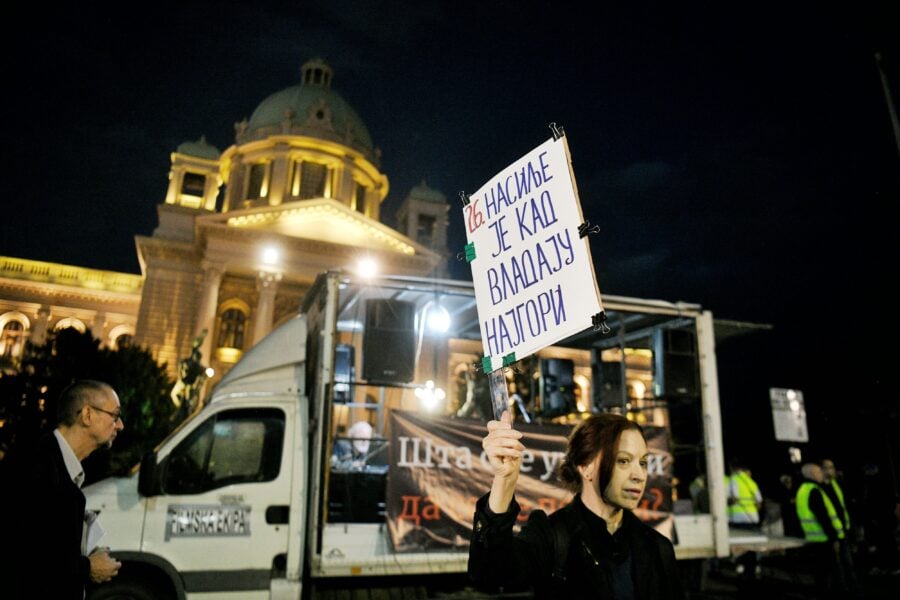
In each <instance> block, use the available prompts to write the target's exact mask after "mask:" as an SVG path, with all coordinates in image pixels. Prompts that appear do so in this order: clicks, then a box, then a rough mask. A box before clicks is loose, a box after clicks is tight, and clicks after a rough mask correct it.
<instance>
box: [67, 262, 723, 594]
mask: <svg viewBox="0 0 900 600" xmlns="http://www.w3.org/2000/svg"><path fill="white" fill-rule="evenodd" d="M604 305H605V308H606V313H607V324H608V325H609V327H610V328H611V331H610V332H608V333H602V332H601V331H595V330H593V329H590V330H587V331H584V332H582V333H580V334H578V335H576V336H573V337H571V338H569V339H567V340H564V341H563V342H561V343H560V344H558V345H555V346H553V347H550V348H546V349H544V350H542V351H541V352H539V353H538V355H536V356H533V357H530V358H529V359H526V360H522V361H521V362H520V363H519V364H518V365H517V370H516V371H517V372H515V373H513V372H510V373H509V375H508V379H509V380H510V382H511V385H512V387H513V388H515V394H513V396H512V397H513V399H514V400H515V401H516V402H517V409H516V412H517V414H518V415H519V416H518V421H519V423H521V427H522V428H523V430H527V432H526V436H527V435H530V433H528V432H533V433H534V434H540V433H541V432H546V435H544V436H542V437H543V438H546V439H544V440H542V441H538V437H541V436H538V437H535V438H534V440H535V442H534V456H533V457H532V458H533V462H530V463H529V469H530V471H529V473H527V474H523V477H525V478H526V479H525V481H533V482H534V486H533V492H534V498H535V500H534V506H535V507H537V506H542V507H548V508H549V507H552V506H557V505H559V504H560V503H562V502H564V501H566V498H567V497H566V495H565V492H563V491H562V490H560V489H558V487H557V486H555V485H554V484H553V480H552V477H551V475H552V468H553V466H554V465H555V461H556V460H558V458H559V454H558V453H559V451H561V450H562V448H563V447H564V443H565V433H566V432H567V431H568V428H569V427H571V425H572V424H573V423H574V422H576V421H577V420H578V419H579V418H580V416H583V415H584V414H586V413H589V412H592V411H598V410H616V411H620V412H623V413H627V414H630V415H632V417H633V418H636V419H639V420H640V421H641V422H642V424H644V425H645V427H646V428H647V430H648V432H651V433H650V434H648V437H649V436H650V435H651V434H652V435H653V436H655V437H654V439H656V440H658V442H653V443H651V448H658V449H659V450H658V451H657V450H655V449H654V450H653V452H654V453H657V452H658V456H655V458H657V459H658V460H656V461H655V463H656V465H657V467H658V468H659V472H658V473H657V476H658V482H659V485H658V486H656V487H654V488H653V490H654V492H653V494H651V493H650V491H649V490H648V495H647V496H646V497H645V500H646V501H645V502H643V503H642V508H641V509H640V510H639V511H638V512H639V516H641V517H642V518H646V519H647V520H648V521H651V522H652V523H653V524H654V526H657V525H658V526H659V528H660V529H661V530H662V531H664V532H665V533H667V534H669V535H674V537H675V539H676V541H677V544H676V546H675V548H676V555H677V557H678V558H680V559H689V558H707V557H716V556H719V557H721V556H726V555H727V554H728V553H729V545H728V530H727V519H726V517H725V496H724V486H723V484H722V481H723V475H724V471H723V459H722V440H721V427H720V417H719V399H718V382H717V378H716V365H715V347H714V338H713V331H712V327H713V323H712V316H711V314H710V313H709V312H705V311H702V310H701V309H700V308H699V307H698V306H696V305H686V304H672V303H668V302H662V301H646V300H639V299H630V298H621V297H615V296H606V297H605V298H604ZM376 313H377V314H376ZM436 316H439V317H441V319H437V321H441V322H443V324H446V317H447V316H449V322H450V325H449V329H447V330H446V331H441V330H432V329H430V328H429V327H428V325H429V323H432V322H434V321H435V319H434V317H436ZM481 353H482V344H481V334H480V329H479V319H478V315H477V311H476V306H475V296H474V291H473V288H472V285H471V284H470V283H468V282H459V281H448V280H433V279H417V278H405V277H390V278H383V279H380V280H377V281H373V282H368V281H361V280H354V279H353V278H351V277H349V276H347V275H346V274H342V273H337V272H328V273H323V274H322V275H321V276H320V277H319V278H318V279H317V281H316V283H315V284H314V285H313V287H312V288H311V289H310V291H309V293H308V294H307V296H306V297H305V299H304V301H303V303H302V306H301V307H300V311H299V315H298V316H295V317H293V318H291V319H289V320H288V321H286V322H285V323H283V324H282V325H280V326H279V327H278V328H277V329H275V330H274V331H273V332H272V333H271V334H269V335H268V336H267V337H266V338H264V339H263V340H262V341H260V342H259V343H258V344H257V345H256V346H254V347H253V348H252V349H250V350H249V351H248V352H246V353H245V355H244V356H243V358H242V359H241V360H240V361H239V362H238V363H237V364H236V365H235V366H234V367H233V368H232V369H231V371H229V372H228V373H227V374H226V375H225V377H224V378H223V379H222V381H221V382H220V383H219V384H218V385H217V386H216V387H215V389H214V390H213V391H212V393H211V394H210V395H209V397H208V400H207V402H206V404H205V406H204V408H203V409H202V410H201V411H199V412H198V413H196V414H195V415H194V416H193V417H192V418H190V419H189V420H187V421H186V422H185V423H183V424H182V425H181V426H180V427H179V428H178V429H176V430H175V431H174V432H173V433H172V434H171V435H170V436H169V437H168V438H167V439H165V440H164V441H163V442H161V443H160V444H159V446H158V447H157V449H156V450H155V451H154V452H153V453H151V454H149V455H148V456H147V457H145V460H144V461H143V462H142V465H141V468H140V473H137V472H136V473H135V474H134V475H132V476H131V477H127V478H113V479H108V480H105V481H101V482H98V483H96V484H94V485H91V486H88V487H87V488H86V489H85V494H86V496H87V498H88V504H87V508H88V509H94V510H99V511H100V520H101V522H102V524H103V527H104V528H105V529H106V531H107V533H106V536H105V537H104V539H103V540H102V545H105V546H109V547H110V548H111V551H112V554H113V555H114V556H116V557H118V558H120V559H121V560H123V562H124V564H125V567H124V568H123V569H122V571H121V573H120V575H119V577H117V578H116V579H115V580H113V582H111V583H110V584H105V585H103V586H100V587H99V588H97V590H96V592H95V596H94V597H98V598H99V597H103V596H104V595H107V594H112V593H122V594H124V595H125V597H128V596H131V597H134V598H143V597H155V598H229V597H233V598H242V599H250V598H300V597H301V596H302V597H315V596H316V595H317V594H319V593H321V592H322V590H324V589H328V588H329V587H334V586H338V587H341V588H349V587H354V585H355V582H359V583H360V584H361V585H365V586H366V587H383V588H389V587H390V588H393V587H404V586H406V585H407V582H413V581H414V582H415V585H417V586H423V585H424V586H425V587H427V586H428V582H429V581H431V580H433V581H438V580H441V581H442V582H446V581H448V580H455V581H457V582H458V583H459V585H460V586H461V585H464V583H465V570H466V563H467V559H468V549H467V541H468V533H467V531H468V530H467V527H471V517H472V508H473V507H474V500H475V498H476V497H477V496H478V495H481V494H483V493H486V492H487V491H488V489H489V481H490V475H489V473H488V472H487V471H486V469H485V468H484V467H483V465H482V464H481V457H480V456H479V454H478V453H479V451H480V450H479V449H480V437H481V436H483V435H484V433H485V428H484V423H485V421H486V420H488V419H489V418H491V416H490V411H489V408H486V407H485V406H489V404H490V399H489V398H488V399H487V405H485V398H484V392H485V388H484V379H485V378H486V377H485V375H484V374H483V373H480V372H477V368H476V367H477V366H478V365H479V364H480V358H481V356H482V354H481ZM410 360H412V361H413V364H408V362H409V361H410ZM392 361H395V362H396V361H403V362H404V364H396V365H395V364H392ZM363 375H366V376H365V377H364V376H363ZM526 420H530V421H531V423H530V424H529V423H526ZM358 422H363V423H364V424H365V425H364V426H363V427H362V430H364V431H366V432H367V435H366V436H364V437H362V438H360V437H356V436H355V435H349V433H350V432H352V431H353V430H354V424H355V423H358ZM357 429H358V428H357ZM654 432H655V433H654ZM529 439H531V438H528V437H526V446H528V445H529V441H528V440H529ZM542 444H543V445H542ZM673 474H676V475H677V476H678V479H680V480H681V481H683V482H684V481H686V478H687V481H689V480H690V479H689V478H693V477H694V476H696V475H700V474H702V475H705V476H706V480H707V482H708V490H709V505H710V510H709V512H706V513H694V512H690V511H689V512H688V514H675V513H676V511H675V510H674V509H673V502H672V476H673ZM528 477H532V479H527V478H528ZM529 485H530V484H529ZM649 487H650V486H649V485H648V488H649ZM685 489H686V487H685ZM528 493H531V492H530V491H526V490H523V497H524V498H525V499H526V501H527V499H528V495H527V494H528ZM654 494H655V495H654ZM437 576H442V577H437Z"/></svg>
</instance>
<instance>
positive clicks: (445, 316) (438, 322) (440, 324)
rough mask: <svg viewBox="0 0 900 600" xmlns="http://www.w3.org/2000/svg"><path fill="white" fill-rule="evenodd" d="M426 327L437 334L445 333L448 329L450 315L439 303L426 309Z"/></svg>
mask: <svg viewBox="0 0 900 600" xmlns="http://www.w3.org/2000/svg"><path fill="white" fill-rule="evenodd" d="M427 311H428V318H427V322H428V327H429V329H431V330H432V331H436V332H437V333H447V331H448V330H449V329H450V313H449V312H448V311H447V309H446V308H444V307H443V306H441V305H440V304H439V303H435V304H431V306H429V307H428V309H427Z"/></svg>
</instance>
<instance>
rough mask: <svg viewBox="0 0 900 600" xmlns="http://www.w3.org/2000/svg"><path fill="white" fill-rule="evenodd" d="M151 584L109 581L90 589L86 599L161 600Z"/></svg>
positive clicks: (162, 597) (162, 596)
mask: <svg viewBox="0 0 900 600" xmlns="http://www.w3.org/2000/svg"><path fill="white" fill-rule="evenodd" d="M165 597H166V596H164V595H160V594H159V592H158V591H157V590H155V589H154V588H153V587H152V586H148V585H147V584H146V583H145V582H142V581H127V580H125V581H115V580H113V581H110V582H109V583H103V584H101V585H98V586H97V587H95V588H94V589H92V590H91V591H90V592H88V594H87V598H86V600H163V599H164V598H165Z"/></svg>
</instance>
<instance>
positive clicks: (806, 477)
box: [796, 463, 860, 598]
mask: <svg viewBox="0 0 900 600" xmlns="http://www.w3.org/2000/svg"><path fill="white" fill-rule="evenodd" d="M800 472H801V474H802V475H803V482H802V483H801V484H800V487H799V488H797V498H796V507H797V518H798V519H800V527H801V528H802V529H803V537H804V538H805V539H806V541H807V542H808V544H807V552H808V554H809V558H810V564H811V565H812V567H813V570H814V573H813V574H814V575H815V578H816V587H817V588H818V591H819V593H821V594H822V595H823V596H828V595H829V594H839V597H841V598H858V597H860V590H859V584H858V583H857V581H856V575H855V573H854V569H853V562H852V560H851V559H850V554H849V552H844V551H842V544H843V540H845V539H846V537H847V532H846V531H845V529H844V523H843V521H842V520H841V516H840V513H839V509H838V507H836V506H835V505H834V503H833V502H832V501H831V500H830V499H829V497H828V495H827V494H826V493H825V489H824V487H823V486H824V485H825V475H824V474H823V472H822V467H821V466H819V465H818V464H814V463H807V464H805V465H803V467H802V469H801V471H800Z"/></svg>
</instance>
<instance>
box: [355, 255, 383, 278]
mask: <svg viewBox="0 0 900 600" xmlns="http://www.w3.org/2000/svg"><path fill="white" fill-rule="evenodd" d="M356 272H357V273H359V275H360V276H361V277H365V278H366V279H371V278H372V277H375V275H376V274H377V273H378V263H376V262H375V261H374V260H373V259H371V258H362V259H360V261H359V262H358V263H357V265H356Z"/></svg>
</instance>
